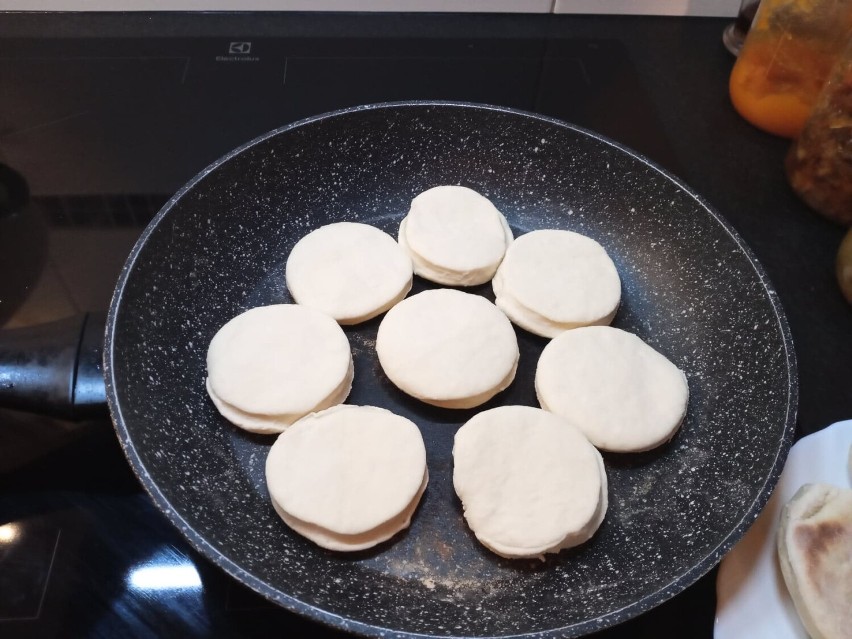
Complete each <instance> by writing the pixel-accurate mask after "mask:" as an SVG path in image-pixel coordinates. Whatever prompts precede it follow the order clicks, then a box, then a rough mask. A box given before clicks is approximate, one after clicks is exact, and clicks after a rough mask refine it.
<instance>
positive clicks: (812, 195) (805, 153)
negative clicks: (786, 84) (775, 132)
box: [786, 37, 852, 224]
mask: <svg viewBox="0 0 852 639" xmlns="http://www.w3.org/2000/svg"><path fill="white" fill-rule="evenodd" d="M786 169H787V179H788V180H789V181H790V185H791V186H792V187H793V190H794V191H795V192H796V193H797V194H798V196H799V197H800V198H802V200H804V201H805V203H806V204H807V205H808V206H810V207H811V208H813V209H815V210H817V211H819V212H820V213H822V214H823V215H825V216H826V217H828V218H831V219H833V220H835V221H837V222H840V223H841V224H852V37H850V39H849V42H848V44H847V46H846V48H845V50H844V51H843V54H842V56H841V57H840V58H839V59H838V60H837V62H836V64H835V65H834V68H833V69H832V71H831V74H830V75H829V78H828V80H827V81H826V83H825V86H824V87H823V89H822V91H821V92H820V94H819V97H818V99H817V101H816V104H815V105H814V109H813V111H812V112H811V115H810V118H808V121H807V123H806V124H805V128H804V130H803V131H802V134H801V135H800V136H799V138H798V139H797V140H796V142H795V143H794V144H793V146H792V147H791V148H790V152H789V153H788V154H787V161H786Z"/></svg>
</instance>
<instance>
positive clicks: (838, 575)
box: [778, 484, 852, 639]
mask: <svg viewBox="0 0 852 639" xmlns="http://www.w3.org/2000/svg"><path fill="white" fill-rule="evenodd" d="M778 558H779V560H780V564H781V573H782V574H783V576H784V582H785V583H786V584H787V589H788V590H789V592H790V597H791V598H792V599H793V603H794V604H795V606H796V611H797V612H798V613H799V618H800V619H801V620H802V625H804V626H805V629H806V630H807V631H808V634H809V635H810V636H811V637H812V639H849V638H850V637H852V490H850V489H848V488H845V489H844V488H838V487H837V486H831V485H829V484H805V485H804V486H802V487H801V488H800V489H799V491H798V492H797V493H796V494H795V495H794V496H793V498H792V499H791V500H790V502H789V503H787V505H785V506H784V510H783V511H782V513H781V522H780V525H779V528H778Z"/></svg>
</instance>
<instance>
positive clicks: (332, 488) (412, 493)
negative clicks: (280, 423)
mask: <svg viewBox="0 0 852 639" xmlns="http://www.w3.org/2000/svg"><path fill="white" fill-rule="evenodd" d="M427 477H428V476H427V472H426V448H425V446H424V444H423V438H422V436H421V435H420V430H419V429H418V428H417V426H416V425H415V424H414V423H413V422H411V421H409V420H407V419H405V418H404V417H401V416H399V415H395V414H394V413H392V412H390V411H388V410H385V409H383V408H377V407H374V406H348V405H341V406H335V407H333V408H330V409H328V410H324V411H322V412H319V413H315V414H312V415H308V416H307V417H305V418H303V419H300V420H299V421H298V422H296V423H295V424H293V425H292V426H291V427H290V428H288V429H287V430H286V431H285V432H284V433H282V434H281V436H280V437H279V438H278V439H277V440H276V441H275V443H274V444H273V445H272V448H271V449H270V451H269V456H268V457H267V460H266V481H267V487H268V489H269V495H270V497H271V498H272V502H273V505H274V506H275V508H276V510H277V511H278V512H279V514H280V515H281V516H282V519H284V521H285V523H287V524H288V525H290V526H291V527H292V528H293V529H294V530H296V532H299V533H300V534H303V535H304V536H306V537H308V538H309V539H311V540H313V541H314V542H316V543H318V544H320V545H321V546H324V547H326V548H330V549H332V550H358V549H363V548H367V547H370V546H373V545H375V544H377V543H380V542H381V541H384V540H385V539H389V538H390V537H391V536H393V535H394V534H395V533H397V532H398V531H399V530H402V529H403V528H405V527H407V526H408V525H409V522H410V520H411V515H412V513H413V512H414V509H415V508H416V507H417V503H418V502H419V499H420V495H422V494H423V491H424V489H425V487H426V482H427ZM365 544H366V545H365Z"/></svg>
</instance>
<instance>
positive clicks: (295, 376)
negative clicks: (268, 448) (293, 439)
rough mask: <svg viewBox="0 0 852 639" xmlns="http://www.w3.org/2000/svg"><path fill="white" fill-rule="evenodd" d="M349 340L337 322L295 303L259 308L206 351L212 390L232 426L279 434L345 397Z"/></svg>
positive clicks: (226, 330) (231, 323)
mask: <svg viewBox="0 0 852 639" xmlns="http://www.w3.org/2000/svg"><path fill="white" fill-rule="evenodd" d="M352 375H353V366H352V354H351V351H350V348H349V341H348V340H347V339H346V335H345V334H344V332H343V330H342V329H341V328H340V326H338V325H337V323H336V322H335V321H334V320H333V319H331V318H330V317H328V316H327V315H325V314H323V313H320V312H319V311H316V310H313V309H310V308H307V307H304V306H299V305H296V304H274V305H271V306H261V307H258V308H253V309H251V310H248V311H246V312H245V313H242V314H241V315H238V316H237V317H235V318H233V319H232V320H230V321H229V322H228V323H226V324H225V325H224V326H223V327H222V328H220V329H219V331H218V332H217V333H216V335H215V336H214V337H213V339H212V340H211V341H210V347H209V348H208V350H207V376H208V377H207V380H206V385H207V391H208V393H209V394H210V397H211V399H212V400H213V402H214V404H215V405H216V408H217V409H219V412H220V413H221V414H222V415H223V416H224V417H225V418H226V419H228V420H229V421H231V422H232V423H234V424H236V425H237V426H240V427H241V428H244V429H246V430H249V431H252V432H257V433H279V432H281V431H283V430H284V429H285V428H287V427H288V426H289V425H290V424H292V423H293V422H294V421H296V420H297V419H299V418H300V417H302V416H304V415H307V414H308V413H310V412H313V411H317V410H321V409H324V408H328V407H329V406H332V405H335V404H339V403H340V402H342V401H343V400H345V399H346V396H347V395H348V394H349V391H350V389H351V388H352Z"/></svg>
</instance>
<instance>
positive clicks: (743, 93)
mask: <svg viewBox="0 0 852 639" xmlns="http://www.w3.org/2000/svg"><path fill="white" fill-rule="evenodd" d="M850 31H852V1H850V0H763V2H761V4H760V7H759V8H758V10H757V14H756V15H755V17H754V22H753V23H752V27H751V30H750V31H749V34H748V37H747V38H746V40H745V44H744V45H743V48H742V51H740V55H739V57H738V58H737V62H736V64H735V65H734V68H733V71H731V79H730V84H729V90H730V94H731V101H732V102H733V105H734V108H735V109H736V110H737V111H738V112H739V114H740V115H742V116H743V117H744V118H745V119H746V120H748V121H749V122H751V123H752V124H753V125H754V126H756V127H758V128H760V129H763V130H764V131H767V132H769V133H773V134H775V135H780V136H783V137H789V138H794V137H796V136H797V135H798V134H799V133H800V132H801V130H802V127H803V126H804V124H805V120H807V117H808V115H809V114H810V111H811V108H812V107H813V105H814V103H815V102H816V98H817V95H818V94H819V91H820V89H821V88H822V85H823V84H824V83H825V80H826V78H827V77H828V74H829V72H830V70H831V67H832V65H833V63H834V61H835V60H836V59H837V57H838V55H839V54H840V51H841V50H842V49H843V46H844V44H845V43H846V41H847V39H848V34H849V33H850Z"/></svg>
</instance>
